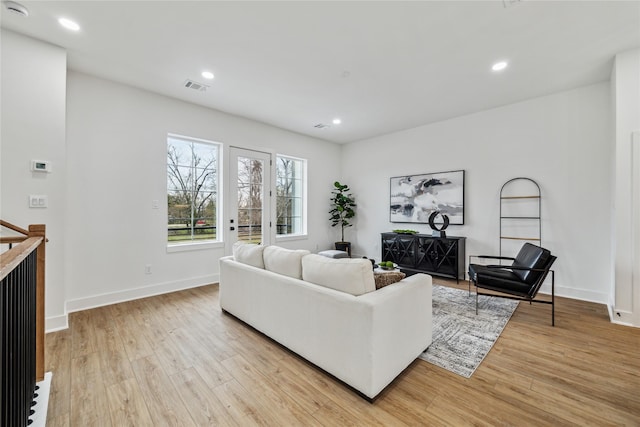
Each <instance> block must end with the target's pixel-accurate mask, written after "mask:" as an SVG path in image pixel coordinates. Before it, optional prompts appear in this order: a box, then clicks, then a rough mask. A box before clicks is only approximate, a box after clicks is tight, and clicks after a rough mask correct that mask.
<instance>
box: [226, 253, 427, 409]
mask: <svg viewBox="0 0 640 427" xmlns="http://www.w3.org/2000/svg"><path fill="white" fill-rule="evenodd" d="M314 282H315V283H314ZM338 289H342V290H338ZM220 307H221V308H222V309H223V310H224V311H226V312H228V313H230V314H232V315H233V316H235V317H237V318H239V319H241V320H242V321H244V322H246V323H247V324H249V325H251V326H253V327H254V328H255V329H257V330H259V331H261V332H262V333H264V334H265V335H267V336H269V337H271V338H273V339H274V340H276V341H278V342H279V343H281V344H282V345H284V346H285V347H287V348H289V349H290V350H292V351H294V352H295V353H297V354H299V355H300V356H302V357H304V358H305V359H307V360H309V361H310V362H312V363H313V364H315V365H316V366H319V367H320V368H322V369H324V370H325V371H327V372H329V373H330V374H332V375H334V376H335V377H337V378H338V379H340V380H342V381H344V382H345V383H347V384H348V385H350V386H352V387H353V388H355V389H356V390H358V391H359V392H361V393H362V394H364V395H365V396H366V397H368V398H369V399H373V398H374V397H375V396H377V395H378V394H379V393H380V392H381V391H382V390H383V389H384V388H385V387H386V386H387V385H388V384H389V383H391V381H393V380H394V378H396V377H397V376H398V375H399V374H400V373H401V372H402V371H403V370H404V369H405V368H406V367H407V366H409V364H411V362H413V361H414V360H415V359H416V358H417V357H418V356H419V355H420V353H422V352H423V351H424V350H425V349H426V348H427V347H428V346H429V345H430V344H431V327H432V324H431V276H428V275H426V274H415V275H413V276H410V277H407V278H405V279H403V280H402V281H400V282H398V283H394V284H392V285H389V286H386V287H384V288H381V289H379V290H375V284H374V279H373V272H372V269H371V262H370V261H369V260H366V259H331V258H326V257H322V256H319V255H315V254H309V252H308V251H302V250H297V251H294V250H288V249H284V248H280V247H277V246H267V247H263V246H259V245H236V246H234V256H228V257H224V258H221V259H220Z"/></svg>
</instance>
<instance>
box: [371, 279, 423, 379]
mask: <svg viewBox="0 0 640 427" xmlns="http://www.w3.org/2000/svg"><path fill="white" fill-rule="evenodd" d="M358 299H359V300H360V301H359V302H360V303H364V304H367V305H369V306H370V307H371V311H372V315H371V319H372V328H371V329H372V340H371V343H370V345H371V354H372V357H373V360H372V365H373V366H374V369H373V372H374V373H375V375H374V377H373V378H372V381H373V384H372V388H373V389H374V390H377V389H380V390H381V389H382V388H383V387H384V386H385V385H386V383H388V378H389V377H395V375H397V373H398V372H400V371H402V370H403V369H404V368H406V367H407V366H408V365H409V364H410V363H411V362H412V361H413V360H415V359H416V358H417V357H418V356H419V355H420V354H421V353H422V352H423V351H424V350H426V349H427V347H429V345H431V341H432V280H431V276H429V275H427V274H423V273H418V274H414V275H412V276H409V277H406V278H404V279H402V280H401V281H399V282H397V283H394V284H392V285H389V286H386V287H384V288H382V289H379V290H377V291H375V292H370V293H368V294H365V295H361V296H360V297H358Z"/></svg>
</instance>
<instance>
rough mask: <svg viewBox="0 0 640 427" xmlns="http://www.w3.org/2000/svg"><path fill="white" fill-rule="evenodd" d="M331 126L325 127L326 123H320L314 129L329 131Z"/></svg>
mask: <svg viewBox="0 0 640 427" xmlns="http://www.w3.org/2000/svg"><path fill="white" fill-rule="evenodd" d="M330 127H331V126H329V125H325V124H324V123H318V124H317V125H315V126H314V128H316V129H327V128H330Z"/></svg>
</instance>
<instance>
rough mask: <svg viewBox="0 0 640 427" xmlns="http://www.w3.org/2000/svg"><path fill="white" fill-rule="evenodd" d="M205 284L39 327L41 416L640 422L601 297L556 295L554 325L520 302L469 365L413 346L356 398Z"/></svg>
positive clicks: (639, 362) (620, 336) (633, 387)
mask: <svg viewBox="0 0 640 427" xmlns="http://www.w3.org/2000/svg"><path fill="white" fill-rule="evenodd" d="M434 281H435V283H437V284H444V285H446V286H452V287H457V288H459V289H466V283H465V284H464V285H460V284H458V285H456V284H455V282H452V281H444V280H441V279H437V278H435V280H434ZM218 297H219V288H218V286H217V285H211V286H204V287H200V288H195V289H189V290H186V291H181V292H175V293H171V294H165V295H160V296H157V297H151V298H144V299H141V300H136V301H129V302H126V303H122V304H116V305H112V306H108V307H103V308H98V309H93V310H87V311H84V312H79V313H72V315H71V316H70V327H69V330H67V331H60V332H55V333H52V334H48V335H47V338H46V359H45V360H46V363H47V370H48V371H52V372H53V378H52V383H51V392H50V398H49V411H48V414H47V425H52V426H58V425H59V426H85V425H88V426H91V425H98V426H102V425H104V426H114V427H120V426H121V425H136V426H145V425H154V426H155V425H179V426H184V425H186V426H188V425H233V426H253V425H256V426H272V425H323V426H335V425H341V426H342V425H358V426H360V425H384V426H403V425H411V426H417V425H435V426H438V425H447V426H448V425H456V426H458V425H460V426H466V425H480V426H481V425H517V426H536V427H538V426H547V425H548V426H554V427H555V426H558V425H580V426H583V425H584V426H590V425H603V426H606V425H624V426H640V393H638V390H640V358H639V357H638V348H640V329H638V328H628V327H624V326H621V325H614V324H611V323H610V322H609V319H608V312H607V309H606V307H605V306H603V305H600V304H594V303H588V302H584V301H575V300H569V299H566V298H557V306H556V314H557V316H556V327H551V325H550V310H549V307H546V306H541V305H529V304H519V306H518V308H517V309H516V311H515V312H514V314H513V316H512V318H511V320H510V321H509V323H508V324H507V326H506V327H505V329H504V331H503V332H502V334H501V336H500V338H499V339H498V340H497V342H496V343H495V345H494V347H493V348H492V350H491V351H490V352H489V354H488V355H487V356H486V358H485V360H484V361H483V362H482V364H481V365H480V366H479V367H478V369H477V370H476V372H475V373H474V374H473V375H472V377H471V378H468V379H467V378H463V377H460V376H458V375H455V374H453V373H451V372H449V371H447V370H444V369H442V368H439V367H437V366H435V365H432V364H429V363H427V362H425V361H423V360H416V361H414V362H413V363H412V364H411V365H410V366H409V367H408V368H407V369H406V370H405V371H404V372H403V373H402V374H401V375H400V376H399V377H398V378H396V380H395V381H394V382H393V383H392V384H391V385H390V386H389V387H387V388H386V389H385V390H383V392H382V393H381V394H380V396H378V398H377V399H376V400H375V401H374V402H373V403H369V402H368V401H366V400H365V399H363V398H362V397H361V396H360V395H359V394H357V393H356V392H355V391H354V390H353V389H351V388H350V387H348V386H347V385H345V384H344V383H342V382H340V381H339V380H337V379H336V378H334V377H332V376H330V375H328V374H327V373H326V372H324V371H322V370H321V369H319V368H318V367H316V366H314V365H313V364H311V363H309V362H308V361H306V360H304V359H303V358H301V357H300V356H298V355H296V354H295V353H292V352H291V351H289V350H288V349H286V348H284V347H283V346H281V345H280V344H278V343H276V342H275V341H273V340H271V339H270V338H268V337H266V336H265V335H263V334H261V333H260V332H258V331H256V330H255V329H253V328H251V327H249V326H248V325H246V324H244V323H242V322H241V321H239V320H238V319H236V318H234V317H233V316H230V315H227V314H224V313H223V312H222V311H221V310H220V307H219V303H218Z"/></svg>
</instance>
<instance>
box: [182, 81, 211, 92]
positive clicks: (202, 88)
mask: <svg viewBox="0 0 640 427" xmlns="http://www.w3.org/2000/svg"><path fill="white" fill-rule="evenodd" d="M184 87H186V88H189V89H193V90H197V91H198V92H206V91H207V88H208V87H209V86H207V85H205V84H202V83H198V82H195V81H193V80H188V79H187V80H185V82H184Z"/></svg>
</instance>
